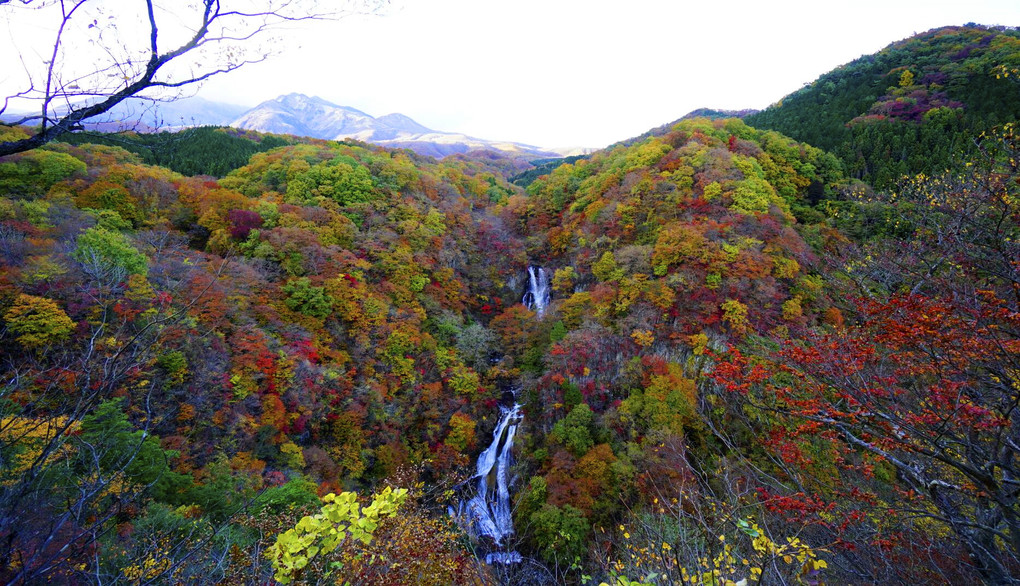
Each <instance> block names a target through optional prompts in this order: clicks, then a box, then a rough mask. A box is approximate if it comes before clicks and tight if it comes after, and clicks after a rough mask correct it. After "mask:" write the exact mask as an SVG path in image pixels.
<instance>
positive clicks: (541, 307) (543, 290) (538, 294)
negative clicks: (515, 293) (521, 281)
mask: <svg viewBox="0 0 1020 586" xmlns="http://www.w3.org/2000/svg"><path fill="white" fill-rule="evenodd" d="M550 297H551V289H550V287H549V274H548V273H547V272H546V271H545V269H543V268H542V267H533V266H529V267H528V291H527V292H526V293H525V294H524V299H522V300H521V302H522V303H524V305H526V306H527V307H528V309H531V310H532V311H534V312H535V313H537V314H538V316H539V317H542V315H543V314H544V313H545V308H546V307H548V306H549V299H550Z"/></svg>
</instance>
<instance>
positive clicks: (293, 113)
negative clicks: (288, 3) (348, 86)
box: [230, 93, 559, 158]
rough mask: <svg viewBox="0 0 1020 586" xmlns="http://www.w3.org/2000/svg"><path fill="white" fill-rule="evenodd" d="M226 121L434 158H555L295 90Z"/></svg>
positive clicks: (551, 154) (545, 152)
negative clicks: (494, 154)
mask: <svg viewBox="0 0 1020 586" xmlns="http://www.w3.org/2000/svg"><path fill="white" fill-rule="evenodd" d="M230 125H231V126H233V127H236V128H244V129H247V130H258V131H261V132H271V133H276V134H294V135H299V136H309V137H312V138H322V139H327V140H343V139H346V138H353V139H355V140H360V141H363V142H371V143H374V144H378V145H381V146H386V147H392V148H408V149H411V150H413V151H415V152H417V153H419V154H423V155H429V156H433V157H445V156H447V155H451V154H455V153H466V152H469V151H473V150H496V151H500V152H504V153H509V154H511V155H516V156H521V157H529V158H548V157H556V156H559V155H558V153H557V152H555V151H550V150H546V149H541V148H539V147H535V146H531V145H525V144H521V143H515V142H508V141H493V140H485V139H480V138H474V137H471V136H467V135H465V134H459V133H454V132H442V131H438V130H432V129H430V128H427V127H425V126H422V125H421V124H419V123H417V122H415V121H414V120H412V119H411V118H409V117H407V116H405V115H403V114H387V115H385V116H379V117H378V118H376V117H373V116H371V115H369V114H366V113H364V112H362V111H361V110H357V109H355V108H350V107H347V106H338V105H336V104H333V103H331V102H328V101H326V100H323V99H322V98H319V97H308V96H306V95H303V94H297V93H292V94H287V95H285V96H280V97H278V98H276V99H274V100H268V101H265V102H262V103H261V104H259V105H258V106H256V107H255V108H253V109H251V110H249V111H248V112H246V113H244V114H243V115H242V116H240V117H238V118H237V119H235V120H233V121H232V122H231V123H230Z"/></svg>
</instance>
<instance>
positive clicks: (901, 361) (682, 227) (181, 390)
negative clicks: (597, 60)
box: [0, 25, 1020, 586]
mask: <svg viewBox="0 0 1020 586" xmlns="http://www.w3.org/2000/svg"><path fill="white" fill-rule="evenodd" d="M1018 119H1020V33H1018V32H1017V31H1016V30H1014V29H1006V28H1001V27H1000V28H990V27H982V26H977V25H968V26H962V27H947V28H942V29H937V30H933V31H929V32H926V33H922V34H919V35H917V36H914V37H911V38H909V39H906V40H903V41H900V42H897V43H893V44H892V45H890V46H889V47H887V48H886V49H884V50H882V51H880V52H879V53H877V54H875V55H869V56H865V57H862V58H860V59H858V60H856V61H854V62H852V63H849V64H847V65H844V66H841V67H838V68H836V69H834V70H833V71H831V72H830V73H827V74H825V75H822V76H821V77H820V78H819V79H818V80H817V81H815V82H814V83H812V84H810V85H808V86H805V87H804V88H801V89H799V90H797V91H795V92H793V93H791V94H790V95H789V96H787V97H785V98H784V99H783V100H781V102H779V103H777V104H774V105H773V106H770V107H769V108H767V109H765V110H763V111H761V112H757V113H753V114H750V115H747V116H744V117H743V118H736V117H717V116H715V115H713V116H711V117H703V116H694V117H689V118H685V119H681V120H680V121H678V122H676V123H674V124H672V125H667V126H666V127H662V128H659V129H656V130H655V131H651V132H649V133H648V134H647V135H645V136H643V137H640V138H638V139H634V140H629V141H624V142H621V143H619V144H617V145H615V146H612V147H610V148H607V149H604V150H601V151H598V152H596V153H594V154H592V155H590V156H584V157H572V158H569V159H565V160H558V161H553V162H549V161H533V162H532V163H531V164H530V166H529V169H530V170H528V171H526V172H524V173H521V171H520V165H519V164H518V163H515V162H513V161H509V160H505V159H501V158H499V157H495V156H493V155H491V154H471V153H469V154H466V155H454V156H449V157H446V158H444V159H440V160H437V159H433V158H430V157H425V156H420V155H417V154H415V153H414V152H412V151H410V150H392V149H385V148H382V147H378V146H373V145H370V144H366V143H360V142H356V141H344V142H335V141H324V140H316V139H309V138H303V137H297V136H277V135H269V134H261V133H256V132H248V131H239V130H236V129H228V128H196V129H189V130H184V131H181V132H178V133H157V134H131V133H127V134H124V133H121V134H111V135H103V134H98V133H81V134H70V135H65V137H63V138H62V139H61V140H57V141H51V142H49V143H48V144H46V145H45V146H42V147H39V148H35V149H32V150H28V151H25V152H22V153H19V154H13V155H9V156H6V157H3V158H0V373H2V379H0V581H2V582H4V583H9V584H223V585H235V584H236V585H240V584H271V583H277V582H278V583H283V584H290V583H293V584H393V585H405V584H429V585H447V584H471V585H475V584H551V583H559V584H572V585H573V584H607V585H612V586H627V585H653V584H654V585H666V584H685V585H686V584H697V585H713V586H723V585H734V586H735V585H748V584H824V583H829V584H876V583H881V584H974V583H985V584H1010V583H1016V582H1017V581H1018V578H1017V576H1020V414H1018V412H1017V409H1018V405H1020V128H1018V126H1017V121H1018ZM30 131H31V129H28V128H24V127H17V126H10V125H6V126H0V142H11V141H15V140H18V139H21V138H24V137H27V136H28V135H29V132H30ZM529 267H531V269H532V272H535V270H536V269H537V268H538V267H541V268H542V270H543V271H544V274H545V275H546V276H547V277H548V285H549V288H550V290H551V296H550V302H549V304H548V307H545V308H544V311H537V309H540V308H537V307H535V306H534V305H532V306H529V305H526V304H525V303H522V299H524V297H525V293H527V292H528V291H529V290H530V287H531V284H530V281H529V278H530V277H529ZM510 393H514V396H512V397H509V398H508V396H509V395H510ZM514 401H516V402H517V403H518V404H519V405H521V407H520V413H521V418H520V420H519V426H518V428H517V431H516V437H515V438H514V443H513V454H514V461H513V466H512V470H511V474H510V475H509V478H510V485H509V489H510V506H511V515H512V520H513V528H514V532H513V534H512V535H511V536H510V537H509V538H508V540H507V542H505V543H501V544H500V545H499V546H498V547H496V546H495V545H494V544H493V543H492V540H491V539H487V538H473V537H472V536H471V535H469V533H468V532H466V531H465V529H464V528H462V527H461V526H460V525H458V524H457V523H456V522H454V520H453V519H452V518H451V516H450V515H449V514H448V512H449V511H452V510H455V509H456V508H457V506H458V502H461V501H462V500H463V499H465V498H467V497H466V495H465V488H464V487H465V486H466V485H467V484H470V479H471V477H472V476H473V475H474V474H475V472H476V462H477V461H478V459H479V457H480V456H481V455H482V454H483V453H484V452H485V451H486V450H487V448H489V447H490V443H492V441H493V434H494V430H496V429H497V425H498V424H499V423H500V422H501V421H502V419H501V405H503V406H504V410H505V407H506V406H507V405H508V403H513V402H514ZM495 550H498V551H513V552H517V553H519V554H520V556H521V557H520V560H519V561H516V562H515V563H509V564H502V563H486V560H485V556H486V554H487V553H491V552H493V551H495Z"/></svg>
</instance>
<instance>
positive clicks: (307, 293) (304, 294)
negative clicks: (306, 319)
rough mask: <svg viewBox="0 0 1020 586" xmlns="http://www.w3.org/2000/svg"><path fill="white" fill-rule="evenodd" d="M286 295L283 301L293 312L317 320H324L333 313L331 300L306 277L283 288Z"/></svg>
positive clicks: (322, 289)
mask: <svg viewBox="0 0 1020 586" xmlns="http://www.w3.org/2000/svg"><path fill="white" fill-rule="evenodd" d="M283 292H284V293H286V294H287V295H288V297H287V298H286V299H285V300H284V304H286V305H287V307H289V308H290V309H292V310H293V311H296V312H298V313H303V314H305V315H308V316H311V317H315V318H318V319H326V318H327V317H329V314H330V313H331V312H332V311H333V298H332V297H330V296H329V294H327V293H326V289H325V288H324V287H314V286H312V282H311V280H310V279H309V278H308V277H299V278H297V279H293V280H291V281H290V282H288V283H287V284H286V285H284V286H283Z"/></svg>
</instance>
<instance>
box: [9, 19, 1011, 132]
mask: <svg viewBox="0 0 1020 586" xmlns="http://www.w3.org/2000/svg"><path fill="white" fill-rule="evenodd" d="M120 1H123V0H118V2H120ZM328 1H329V2H333V1H334V0H328ZM392 2H393V5H392V6H391V7H390V8H389V9H388V10H387V11H386V12H385V13H384V14H383V15H381V16H352V17H348V18H345V19H341V20H339V21H335V22H320V23H312V24H303V25H302V26H301V28H300V29H296V30H291V31H288V32H286V33H285V34H284V36H283V38H282V41H281V42H280V43H278V45H277V46H278V47H279V49H280V51H279V54H278V55H276V56H275V57H274V58H272V59H271V60H270V61H268V62H265V63H261V64H257V65H252V66H249V67H248V68H247V69H242V70H240V71H237V72H233V73H231V74H229V75H225V76H221V77H218V78H214V79H213V80H212V81H210V82H208V83H207V84H206V85H205V87H203V88H202V90H201V92H200V94H199V95H201V96H203V97H206V98H209V99H214V100H221V101H227V102H232V103H236V104H241V105H247V106H253V105H255V104H257V103H259V102H261V101H263V100H267V99H271V98H274V97H276V96H278V95H280V94H285V93H290V92H300V93H305V94H309V95H316V96H319V97H322V98H324V99H326V100H329V101H331V102H334V103H336V104H340V105H346V106H353V107H355V108H358V109H360V110H363V111H365V112H367V113H369V114H372V115H374V116H381V115H383V114H387V113H390V112H400V113H403V114H406V115H408V116H411V117H412V118H414V119H415V120H417V121H418V122H419V123H421V124H424V125H425V126H428V127H430V128H434V129H437V130H445V131H455V132H463V133H465V134H469V135H472V136H477V137H480V138H487V139H498V140H513V141H517V142H524V143H529V144H533V145H538V146H543V147H566V146H590V147H601V146H605V145H607V144H609V143H612V142H615V141H617V140H621V139H624V138H628V137H631V136H634V135H637V134H640V133H642V132H644V131H646V130H648V129H649V128H652V127H655V126H659V125H661V124H664V123H666V122H670V121H672V120H675V119H677V118H679V117H680V116H682V115H684V114H686V113H687V112H689V111H690V110H693V109H695V108H699V107H711V108H727V109H740V108H764V107H766V106H768V105H769V104H771V103H773V102H775V101H777V100H779V98H781V97H783V96H784V95H786V94H788V93H790V92H792V91H794V90H796V89H797V88H799V87H801V86H802V85H803V84H805V83H810V82H811V81H813V80H814V79H816V78H817V77H818V76H819V75H821V74H823V73H825V72H827V71H829V70H831V69H833V68H834V67H837V66H839V65H841V64H843V63H847V62H849V61H851V60H853V59H855V58H857V57H859V56H861V55H864V54H868V53H873V52H876V51H878V50H880V49H881V48H883V47H885V46H886V45H888V44H889V43H891V42H894V41H897V40H900V39H903V38H906V37H908V36H910V35H912V34H914V33H915V32H922V31H926V30H928V29H931V28H935V27H939V26H945V25H959V24H964V23H967V22H976V23H980V24H1001V25H1008V26H1016V25H1020V0H953V1H946V0H924V1H916V0H852V1H844V0H781V1H780V0H773V1H769V0H753V1H736V0H713V1H707V0H701V1H697V2H691V1H687V0H674V1H666V0H619V1H614V2H604V1H601V0H513V1H506V0H392ZM0 81H2V80H0Z"/></svg>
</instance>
